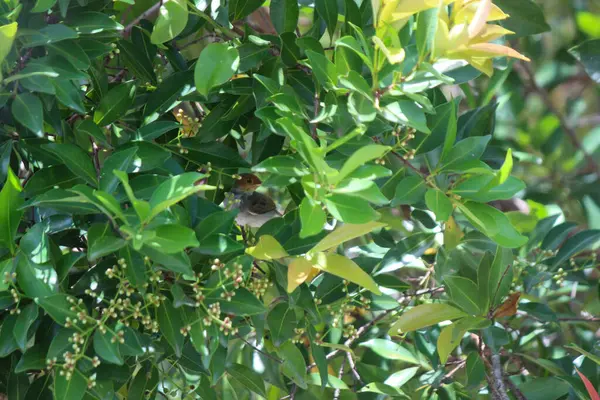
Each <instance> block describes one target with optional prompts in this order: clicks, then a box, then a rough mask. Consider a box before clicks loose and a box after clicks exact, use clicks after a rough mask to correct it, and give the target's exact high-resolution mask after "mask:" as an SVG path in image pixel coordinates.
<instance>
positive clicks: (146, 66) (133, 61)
mask: <svg viewBox="0 0 600 400" xmlns="http://www.w3.org/2000/svg"><path fill="white" fill-rule="evenodd" d="M142 35H143V34H142ZM118 46H119V51H120V53H119V55H120V56H121V57H122V59H123V63H124V64H125V66H127V68H128V69H129V70H130V71H131V72H132V73H133V75H135V76H136V77H137V78H139V79H140V80H145V81H147V82H152V83H154V82H156V74H155V73H154V69H153V67H152V62H153V61H154V60H153V59H150V58H149V54H148V53H147V51H146V50H147V49H146V48H145V47H137V46H136V45H135V44H133V43H131V42H128V41H126V40H120V41H119V42H118Z"/></svg>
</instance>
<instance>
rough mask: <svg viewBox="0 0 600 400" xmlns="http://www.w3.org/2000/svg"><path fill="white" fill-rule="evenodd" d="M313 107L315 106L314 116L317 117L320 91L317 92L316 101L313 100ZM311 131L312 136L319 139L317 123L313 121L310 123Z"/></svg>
mask: <svg viewBox="0 0 600 400" xmlns="http://www.w3.org/2000/svg"><path fill="white" fill-rule="evenodd" d="M313 107H314V109H315V110H314V118H315V119H316V118H317V115H319V93H315V98H314V102H313ZM310 132H311V134H312V138H313V139H315V140H317V123H316V122H315V123H312V124H310Z"/></svg>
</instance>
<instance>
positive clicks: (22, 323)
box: [13, 303, 39, 351]
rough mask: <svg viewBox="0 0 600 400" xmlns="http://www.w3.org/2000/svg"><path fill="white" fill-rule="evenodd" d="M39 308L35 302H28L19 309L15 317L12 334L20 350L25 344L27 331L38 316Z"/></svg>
mask: <svg viewBox="0 0 600 400" xmlns="http://www.w3.org/2000/svg"><path fill="white" fill-rule="evenodd" d="M38 313H39V309H38V306H37V305H36V304H35V303H30V304H28V305H27V306H25V307H24V308H22V309H21V313H20V314H19V316H18V317H17V321H16V323H15V327H14V329H13V335H14V337H15V341H16V342H17V345H18V346H19V348H20V349H21V350H22V351H25V347H26V345H27V339H28V337H27V332H28V331H29V328H30V327H31V325H33V323H34V322H35V320H36V319H37V317H38Z"/></svg>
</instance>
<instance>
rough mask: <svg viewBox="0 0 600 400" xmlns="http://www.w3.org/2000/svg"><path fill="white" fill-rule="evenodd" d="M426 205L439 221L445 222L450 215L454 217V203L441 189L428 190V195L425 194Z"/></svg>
mask: <svg viewBox="0 0 600 400" xmlns="http://www.w3.org/2000/svg"><path fill="white" fill-rule="evenodd" d="M425 204H427V207H428V208H429V209H430V210H431V211H433V213H434V214H435V218H436V220H437V221H441V222H445V221H447V220H448V218H450V215H452V210H453V206H452V202H451V201H450V199H449V198H448V196H446V195H445V194H444V192H442V191H441V190H439V189H429V190H427V193H425Z"/></svg>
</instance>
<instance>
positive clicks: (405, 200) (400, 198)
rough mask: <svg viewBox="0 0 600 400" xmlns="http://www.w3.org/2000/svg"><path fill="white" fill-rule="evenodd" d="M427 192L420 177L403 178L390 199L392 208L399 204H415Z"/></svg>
mask: <svg viewBox="0 0 600 400" xmlns="http://www.w3.org/2000/svg"><path fill="white" fill-rule="evenodd" d="M425 192H427V184H426V183H425V180H424V179H423V178H421V177H420V176H416V175H411V176H407V177H405V178H403V179H402V180H401V181H400V182H398V186H396V194H395V195H394V198H393V199H392V207H395V206H398V205H400V204H408V205H410V204H415V203H418V202H419V201H421V199H423V196H424V195H425Z"/></svg>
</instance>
